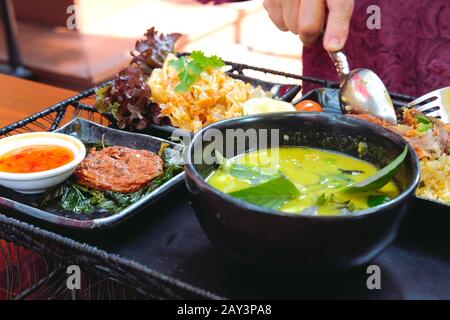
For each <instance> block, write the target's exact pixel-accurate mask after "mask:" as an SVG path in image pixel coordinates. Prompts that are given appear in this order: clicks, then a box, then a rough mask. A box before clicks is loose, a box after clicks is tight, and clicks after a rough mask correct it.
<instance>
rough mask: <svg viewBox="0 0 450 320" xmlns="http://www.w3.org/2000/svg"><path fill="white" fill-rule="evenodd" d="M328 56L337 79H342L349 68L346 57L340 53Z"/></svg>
mask: <svg viewBox="0 0 450 320" xmlns="http://www.w3.org/2000/svg"><path fill="white" fill-rule="evenodd" d="M329 55H330V57H331V60H333V62H334V65H335V66H336V71H337V73H338V75H339V77H341V78H342V77H343V76H346V75H348V74H349V73H350V66H349V65H348V60H347V57H346V56H345V54H344V53H343V52H342V51H336V52H329Z"/></svg>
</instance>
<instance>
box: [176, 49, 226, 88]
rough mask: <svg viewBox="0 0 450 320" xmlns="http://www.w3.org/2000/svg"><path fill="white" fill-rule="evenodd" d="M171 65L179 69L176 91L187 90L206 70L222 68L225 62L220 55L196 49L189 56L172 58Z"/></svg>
mask: <svg viewBox="0 0 450 320" xmlns="http://www.w3.org/2000/svg"><path fill="white" fill-rule="evenodd" d="M169 65H170V66H172V67H174V68H175V69H176V70H177V71H178V79H179V81H180V83H179V84H178V85H177V86H176V87H175V91H177V92H186V91H188V90H189V88H190V87H191V85H192V84H194V82H195V81H196V80H197V78H198V77H199V76H200V74H201V73H202V72H203V71H204V70H206V69H207V68H220V67H223V66H224V65H225V63H224V62H223V61H222V59H220V58H219V57H218V56H215V55H213V56H210V57H207V56H206V55H205V54H204V53H203V52H202V51H194V52H192V54H191V55H190V56H189V58H188V57H186V56H184V57H181V58H179V59H178V60H172V61H170V62H169Z"/></svg>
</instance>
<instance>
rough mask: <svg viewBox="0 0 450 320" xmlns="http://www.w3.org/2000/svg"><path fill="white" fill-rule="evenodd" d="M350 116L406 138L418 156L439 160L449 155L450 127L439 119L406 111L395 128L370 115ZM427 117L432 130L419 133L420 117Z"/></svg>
mask: <svg viewBox="0 0 450 320" xmlns="http://www.w3.org/2000/svg"><path fill="white" fill-rule="evenodd" d="M348 116H350V117H354V118H358V119H363V120H366V121H369V122H372V123H374V124H377V125H380V126H383V127H385V128H387V129H390V130H392V131H394V132H396V133H398V134H400V135H401V136H403V138H405V140H406V141H408V142H409V143H410V144H411V146H412V147H413V148H414V150H415V151H416V153H417V156H418V157H419V158H420V159H422V158H428V159H439V157H440V156H441V155H442V154H445V153H448V147H449V143H450V142H449V137H450V125H448V124H445V123H443V122H442V121H440V120H439V119H436V118H433V117H427V116H426V115H424V114H423V113H421V112H420V111H419V110H417V109H404V110H403V120H402V123H401V124H398V125H397V126H393V125H391V124H389V123H387V122H385V121H382V120H380V119H378V118H376V117H374V116H372V115H369V114H349V115H348ZM420 116H421V117H425V118H426V119H428V120H429V121H430V123H431V124H432V126H431V130H428V131H426V132H419V131H418V130H417V129H418V126H419V122H418V120H417V119H418V117H420Z"/></svg>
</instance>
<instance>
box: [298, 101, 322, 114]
mask: <svg viewBox="0 0 450 320" xmlns="http://www.w3.org/2000/svg"><path fill="white" fill-rule="evenodd" d="M295 109H297V111H298V112H322V111H323V109H322V106H321V105H320V104H318V103H317V102H315V101H312V100H303V101H300V102H299V103H297V104H296V105H295Z"/></svg>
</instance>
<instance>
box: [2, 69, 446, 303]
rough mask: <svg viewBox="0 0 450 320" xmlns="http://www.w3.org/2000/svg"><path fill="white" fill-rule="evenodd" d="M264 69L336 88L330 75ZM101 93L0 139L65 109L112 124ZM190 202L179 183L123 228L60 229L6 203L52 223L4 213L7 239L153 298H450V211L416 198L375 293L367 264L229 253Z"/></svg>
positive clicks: (385, 258)
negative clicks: (273, 263) (248, 259)
mask: <svg viewBox="0 0 450 320" xmlns="http://www.w3.org/2000/svg"><path fill="white" fill-rule="evenodd" d="M240 68H241V70H243V69H245V68H249V67H248V66H242V67H240ZM256 69H258V70H260V71H261V70H262V72H265V73H272V74H277V75H280V74H281V75H283V76H288V77H291V78H293V79H301V80H303V81H310V80H313V81H314V82H316V83H320V84H322V85H326V86H331V85H333V83H330V82H327V81H323V80H318V79H312V78H308V77H300V76H295V75H287V74H282V73H279V72H271V71H270V70H266V69H261V68H256ZM93 92H94V89H91V90H88V91H86V92H83V93H81V94H80V95H78V96H76V97H74V98H70V99H68V100H65V101H63V102H62V103H60V104H58V105H55V106H53V107H50V108H49V109H47V110H44V111H43V112H41V113H39V114H36V115H34V116H32V117H30V118H27V119H24V120H23V121H21V122H18V123H16V124H13V125H12V126H9V127H7V128H5V129H0V137H1V136H2V135H6V134H13V133H17V132H27V131H35V130H54V129H56V128H57V127H58V126H59V123H60V121H61V119H62V118H63V117H64V116H66V117H67V116H68V117H70V116H79V117H84V118H87V119H90V120H93V121H96V122H98V123H103V124H108V120H107V119H105V118H104V117H102V116H101V115H99V114H97V113H95V112H93V110H92V108H90V107H87V106H86V104H85V103H83V100H82V99H84V98H86V97H88V96H89V95H91V94H92V93H93ZM398 97H400V98H401V97H402V96H401V95H398ZM407 100H408V98H405V101H407ZM80 101H81V102H82V103H80ZM189 201H190V198H189V195H188V193H187V190H186V188H185V187H184V185H180V186H178V187H177V188H175V189H174V190H173V191H172V193H171V194H170V196H168V197H165V198H163V199H161V200H160V201H158V202H156V203H154V204H152V205H151V206H150V207H148V208H147V209H145V210H143V212H142V214H140V215H136V216H134V217H133V218H132V219H129V220H127V221H125V222H124V223H123V224H121V225H119V226H117V228H114V229H111V230H104V231H98V232H95V233H85V232H80V231H76V232H75V231H72V230H67V229H60V228H57V227H55V226H53V225H49V224H46V223H45V222H42V221H38V220H36V219H33V218H30V217H27V216H23V215H22V214H20V213H19V212H16V211H12V210H5V211H3V212H4V213H6V214H7V215H10V216H13V217H17V218H19V219H22V220H26V221H27V222H29V223H33V224H35V225H38V226H39V227H41V228H44V230H43V229H39V228H36V227H34V226H32V225H30V224H27V223H23V222H20V221H18V220H14V219H9V218H7V217H5V216H3V215H1V214H0V237H1V238H3V239H6V240H8V241H12V242H14V243H17V244H19V245H23V246H25V247H28V248H31V249H33V250H37V251H38V252H40V253H42V254H45V255H51V256H52V257H54V259H55V260H57V261H58V263H57V264H58V265H59V266H60V268H61V270H64V267H66V266H68V265H70V264H79V265H80V266H81V268H82V270H83V271H85V272H91V271H92V272H94V271H95V273H96V274H103V275H104V274H106V275H107V277H108V278H109V279H114V280H115V281H117V282H118V283H120V284H121V285H126V286H127V288H134V289H136V290H139V292H140V293H142V294H144V296H145V297H149V298H213V299H214V298H359V299H420V298H421V299H445V298H446V299H450V289H449V279H450V250H448V248H449V246H450V234H449V232H448V225H449V224H448V223H449V222H450V216H449V215H448V212H440V213H441V214H440V215H438V214H433V213H435V212H433V210H434V209H433V208H428V209H426V210H423V209H420V208H421V207H420V206H418V205H417V204H412V207H411V208H412V209H413V210H411V212H410V213H409V214H408V215H407V217H406V220H405V221H404V223H403V225H402V229H401V232H400V234H399V237H398V239H397V240H396V242H395V243H394V244H393V245H392V246H391V247H390V248H388V249H387V250H386V251H385V252H384V253H383V254H382V255H380V256H379V257H378V258H376V259H375V260H374V261H373V264H376V265H378V266H379V267H380V268H381V289H380V290H369V289H367V286H366V280H367V278H368V276H369V275H368V274H367V273H366V266H364V267H363V268H360V269H353V270H347V271H340V272H338V271H333V272H332V271H323V270H309V271H306V270H282V271H280V270H262V269H251V268H249V267H245V266H243V265H241V264H239V263H236V262H234V261H231V260H229V259H226V258H225V257H224V256H222V255H221V254H220V253H219V252H218V251H217V250H216V249H215V247H214V246H213V245H212V244H211V242H210V241H209V240H208V238H207V237H206V235H205V234H204V233H203V231H202V230H201V227H200V225H199V223H198V221H197V219H196V217H195V215H194V213H193V211H192V209H191V206H190V203H189ZM416 201H417V202H420V201H421V199H416ZM45 229H47V230H51V232H48V231H45ZM71 239H75V240H78V241H79V242H77V241H73V240H71ZM95 247H97V248H98V249H96V248H95ZM62 281H65V279H63V280H62ZM30 291H32V290H30Z"/></svg>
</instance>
